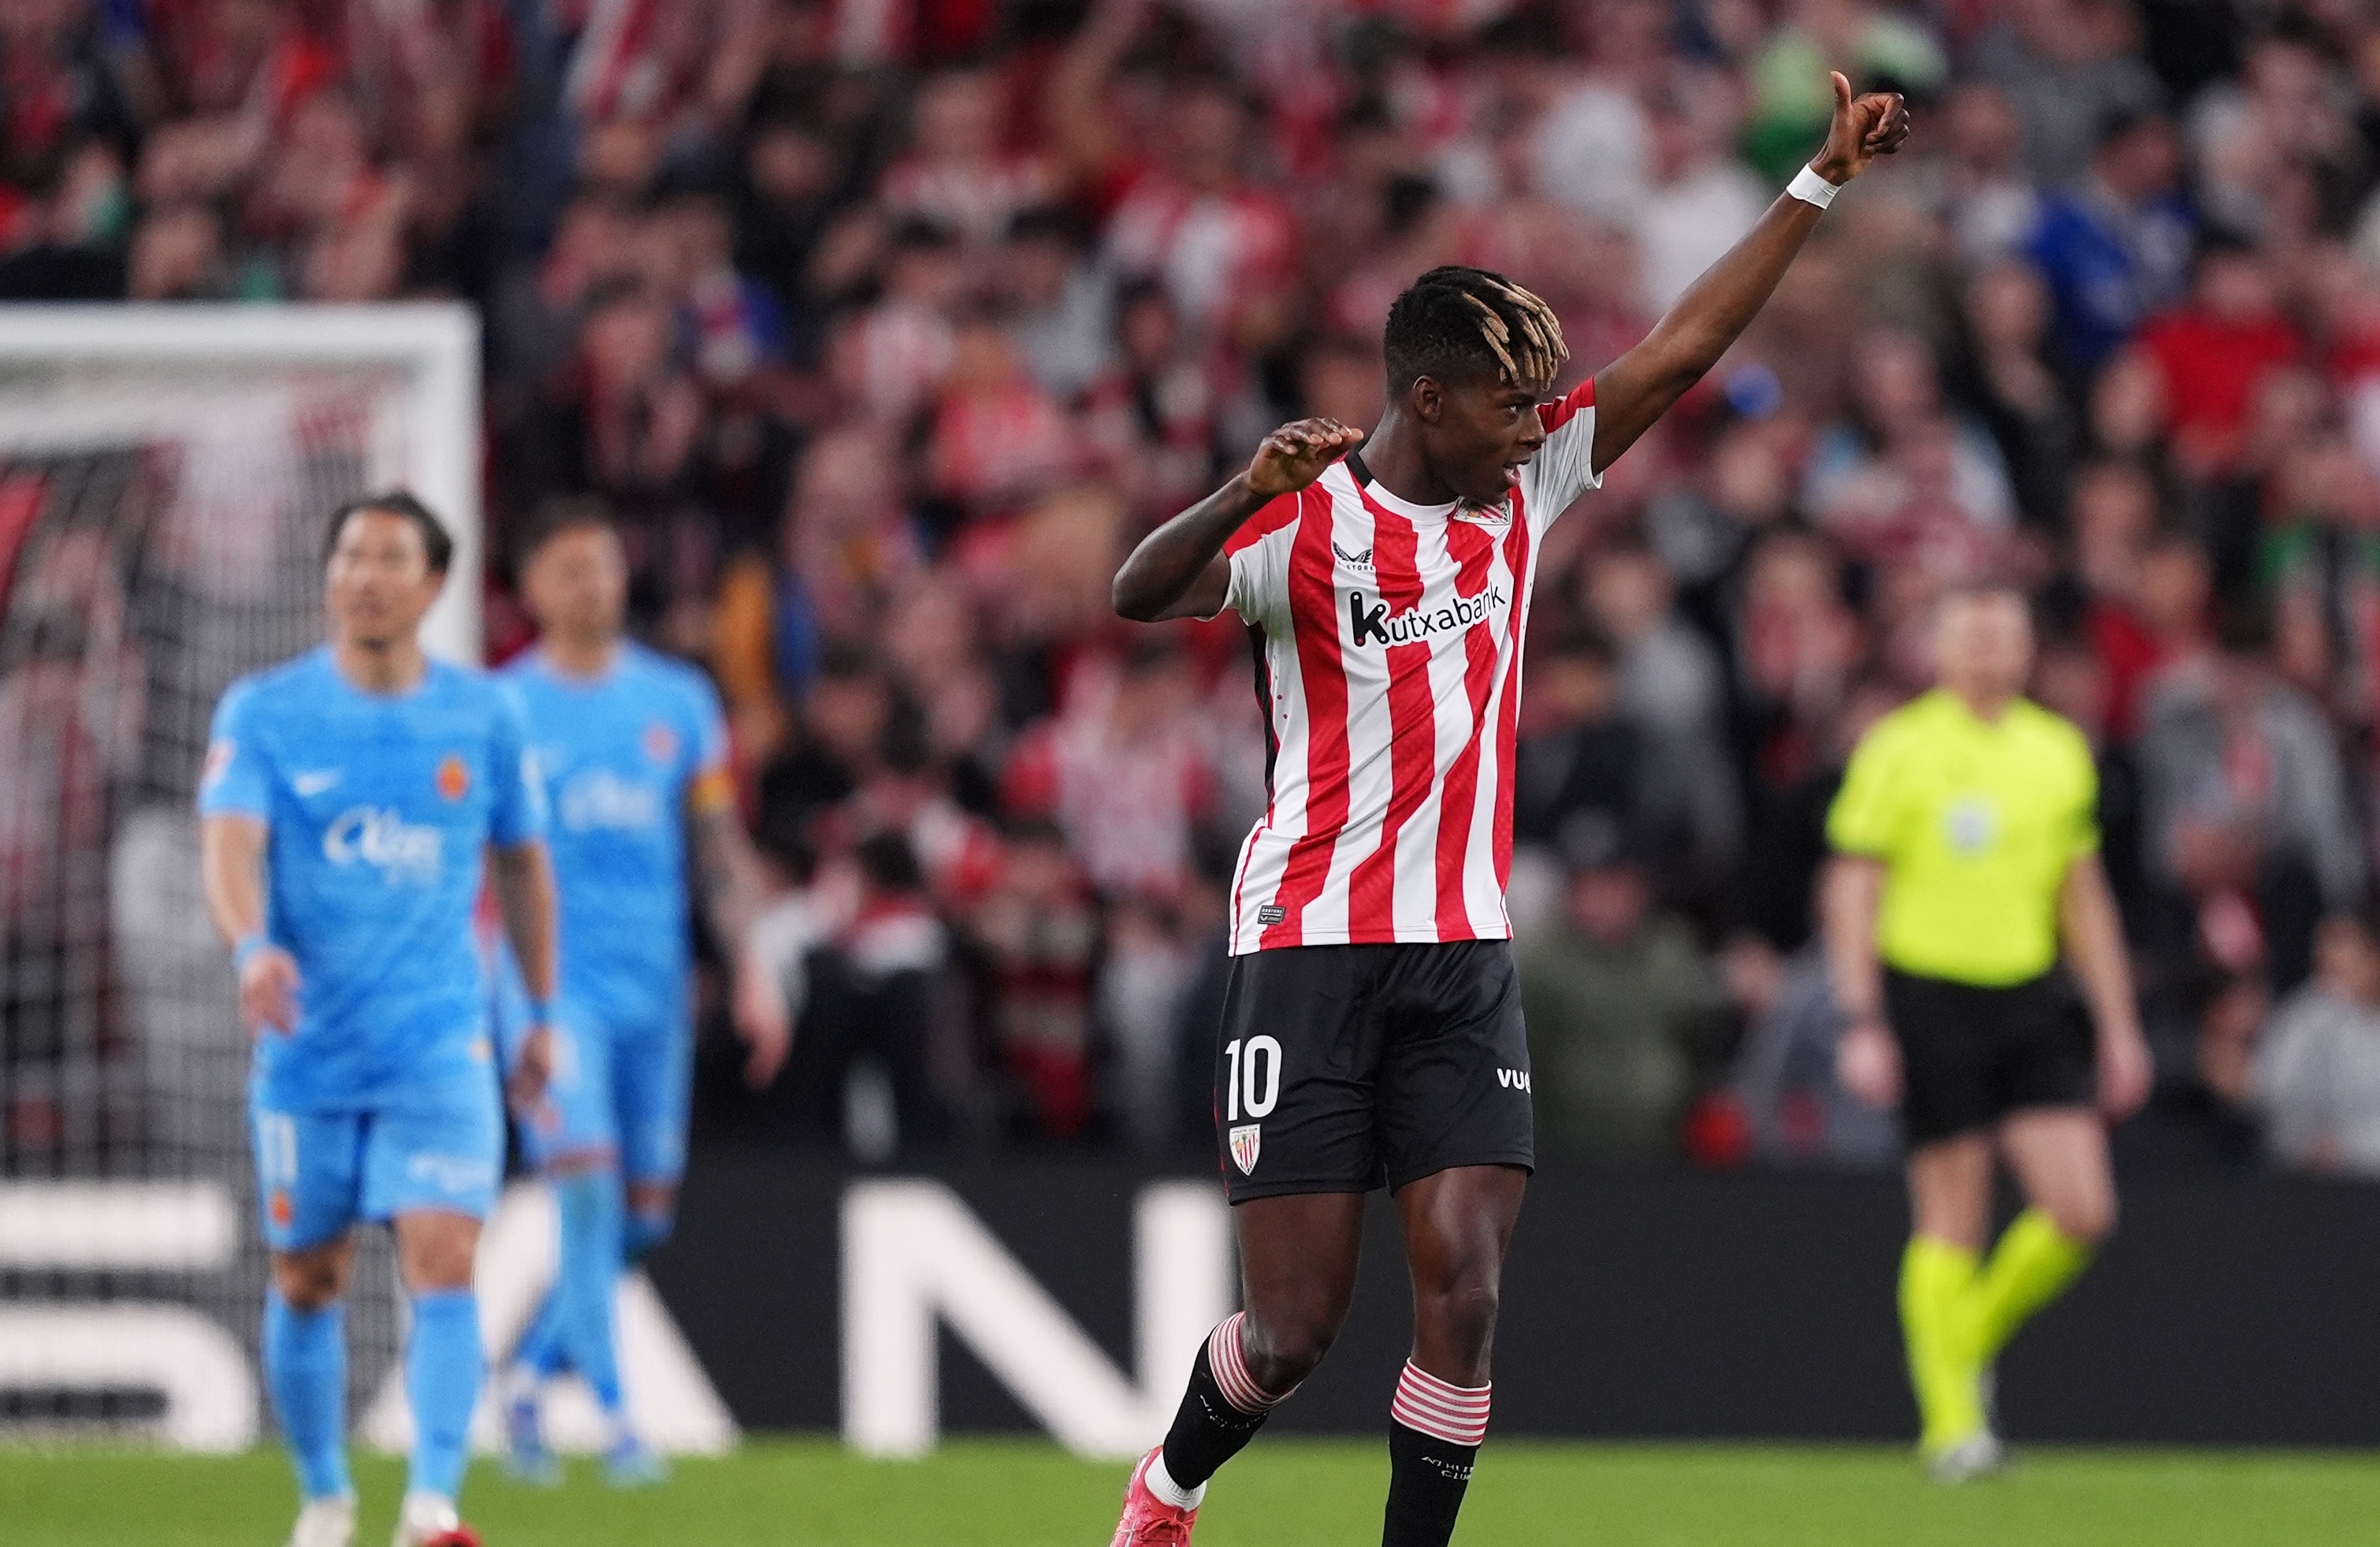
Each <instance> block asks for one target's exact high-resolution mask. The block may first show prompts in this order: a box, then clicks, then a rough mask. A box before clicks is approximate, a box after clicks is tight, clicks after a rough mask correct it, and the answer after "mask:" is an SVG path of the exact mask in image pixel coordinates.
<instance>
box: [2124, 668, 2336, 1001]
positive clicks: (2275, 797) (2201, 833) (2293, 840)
mask: <svg viewBox="0 0 2380 1547" xmlns="http://www.w3.org/2000/svg"><path fill="white" fill-rule="evenodd" d="M2269 640H2270V635H2269V633H2268V632H2267V631H2266V630H2265V629H2263V628H2261V627H2257V626H2256V624H2255V623H2254V622H2253V621H2240V622H2236V623H2234V624H2231V625H2228V626H2227V632H2226V634H2225V636H2224V637H2223V639H2222V640H2220V641H2219V642H2218V644H2217V647H2216V650H2215V651H2213V652H2211V653H2209V654H2208V655H2206V656H2204V657H2202V658H2200V659H2199V660H2197V661H2194V662H2192V663H2190V664H2187V665H2186V666H2185V667H2182V668H2179V669H2177V670H2176V671H2175V672H2173V673H2172V674H2170V675H2169V676H2168V677H2167V678H2166V680H2165V681H2164V682H2163V684H2162V685H2161V686H2160V687H2159V688H2158V690H2157V691H2156V692H2155V695H2154V696H2153V697H2152V698H2151V700H2150V702H2149V706H2148V715H2147V728H2146V730H2145V731H2144V733H2143V736H2142V738H2141V780H2142V809H2143V843H2144V846H2145V849H2146V855H2147V861H2148V864H2149V867H2150V870H2151V872H2152V874H2153V875H2154V876H2155V877H2157V878H2158V879H2159V880H2161V881H2162V882H2163V883H2165V884H2167V885H2168V886H2170V887H2172V888H2174V889H2175V890H2176V892H2177V893H2178V895H2179V896H2180V900H2181V901H2182V904H2183V906H2184V907H2186V909H2187V910H2188V914H2189V918H2190V931H2191V934H2192V937H2193V938H2194V939H2195V940H2196V941H2197V942H2198V943H2199V944H2200V947H2201V948H2202V949H2203V950H2204V952H2205V953H2206V955H2207V956H2209V957H2210V958H2212V960H2213V961H2214V962H2215V963H2216V964H2217V965H2219V966H2220V967H2222V968H2226V969H2228V970H2229V971H2232V972H2235V973H2236V972H2241V971H2246V970H2250V969H2253V968H2263V969H2265V971H2266V972H2267V973H2268V974H2269V978H2270V981H2272V982H2273V983H2275V984H2276V985H2277V986H2278V987H2281V988H2284V989H2286V988H2289V987H2293V986H2294V985H2296V984H2297V983H2298V982H2300V981H2302V980H2303V979H2304V977H2305V975H2306V973H2307V971H2308V970H2309V969H2310V967H2311V958H2312V955H2313V925H2314V921H2315V920H2317V919H2319V918H2320V917H2322V915H2323V914H2325V912H2330V911H2336V910H2339V909H2347V908H2353V907H2359V906H2360V905H2361V904H2362V900H2363V889H2364V884H2365V870H2366V867H2365V860H2364V850H2363V846H2362V841H2361V840H2360V839H2359V838H2358V836H2357V834H2356V828H2355V823H2354V819H2353V816H2352V814H2351V813H2350V810H2349V805H2348V796H2347V780H2346V774H2345V772H2344V770H2343V769H2342V768H2341V767H2340V765H2339V759H2338V749H2337V748H2336V747H2335V745H2334V744H2333V742H2332V740H2331V737H2330V732H2329V730H2328V728H2327V727H2326V726H2325V725H2324V723H2323V720H2322V716H2321V714H2320V713H2318V712H2317V711H2316V709H2315V707H2314V705H2313V703H2312V702H2310V701H2309V700H2307V699H2306V698H2305V697H2304V696H2303V695H2302V694H2301V693H2299V692H2297V691H2296V690H2295V689H2293V688H2289V687H2287V686H2285V685H2284V684H2282V683H2281V682H2279V681H2278V680H2277V679H2276V678H2275V676H2273V673H2272V669H2271V667H2270V666H2269V665H2268V664H2266V661H2265V656H2264V653H2263V652H2264V651H2265V648H2266V646H2267V645H2268V643H2269Z"/></svg>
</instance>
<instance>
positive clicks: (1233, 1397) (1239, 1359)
mask: <svg viewBox="0 0 2380 1547" xmlns="http://www.w3.org/2000/svg"><path fill="white" fill-rule="evenodd" d="M1247 1320H1248V1313H1247V1312H1246V1311H1245V1310H1235V1311H1233V1313H1232V1314H1231V1315H1229V1316H1227V1317H1225V1318H1224V1319H1223V1321H1222V1322H1221V1323H1220V1325H1218V1326H1217V1327H1216V1328H1215V1330H1214V1331H1213V1332H1211V1333H1209V1334H1207V1363H1208V1366H1209V1367H1210V1368H1212V1369H1213V1370H1214V1372H1215V1386H1216V1389H1218V1390H1219V1391H1220V1392H1221V1393H1222V1394H1223V1400H1224V1401H1226V1402H1228V1403H1230V1404H1231V1405H1232V1406H1233V1407H1237V1408H1238V1409H1239V1410H1240V1411H1242V1412H1244V1413H1245V1414H1247V1415H1248V1416H1249V1417H1250V1418H1256V1417H1258V1416H1260V1415H1262V1414H1265V1413H1269V1412H1271V1411H1272V1410H1273V1409H1274V1408H1275V1407H1280V1406H1281V1404H1282V1403H1283V1402H1286V1401H1288V1400H1289V1395H1290V1392H1293V1391H1295V1390H1296V1389H1297V1388H1296V1387H1295V1386H1292V1387H1291V1388H1290V1389H1289V1391H1284V1392H1281V1393H1278V1394H1276V1393H1273V1392H1269V1391H1267V1390H1265V1389H1264V1388H1263V1387H1262V1386H1260V1385H1258V1384H1257V1383H1256V1381H1255V1380H1254V1379H1253V1378H1252V1377H1251V1376H1250V1375H1249V1374H1248V1358H1247V1353H1246V1350H1245V1348H1243V1347H1242V1346H1241V1342H1242V1335H1243V1329H1244V1328H1245V1326H1246V1323H1247Z"/></svg>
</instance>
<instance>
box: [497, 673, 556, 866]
mask: <svg viewBox="0 0 2380 1547" xmlns="http://www.w3.org/2000/svg"><path fill="white" fill-rule="evenodd" d="M489 739H490V742H491V746H490V749H489V750H490V753H491V756H490V759H489V761H490V762H491V763H492V765H493V766H492V769H491V770H490V774H491V777H492V779H493V780H494V787H495V804H494V807H493V809H492V810H491V811H490V812H489V813H488V836H489V837H490V838H492V839H493V840H494V841H495V843H496V846H497V847H500V848H515V847H519V846H520V845H522V844H525V843H528V842H529V841H530V840H532V839H535V838H541V837H543V836H545V783H544V781H543V779H542V778H540V776H539V774H538V771H537V757H536V754H535V753H533V752H531V751H530V750H529V745H528V718H527V716H525V715H524V714H523V713H522V712H521V705H520V700H519V699H518V698H517V697H516V696H515V695H514V694H513V692H512V691H511V690H510V689H508V688H500V689H499V690H498V691H497V693H496V707H495V713H494V718H493V724H492V726H491V728H490V737H489Z"/></svg>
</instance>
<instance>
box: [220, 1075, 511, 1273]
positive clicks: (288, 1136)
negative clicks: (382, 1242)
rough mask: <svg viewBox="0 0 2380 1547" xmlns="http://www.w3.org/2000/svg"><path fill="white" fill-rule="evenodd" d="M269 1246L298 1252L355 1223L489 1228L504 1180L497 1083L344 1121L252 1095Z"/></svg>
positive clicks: (413, 1099) (411, 1099)
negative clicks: (408, 1220)
mask: <svg viewBox="0 0 2380 1547" xmlns="http://www.w3.org/2000/svg"><path fill="white" fill-rule="evenodd" d="M249 1127H250V1129H251V1133H252V1137H253V1138H254V1140H255V1143H256V1184H257V1190H258V1192H259V1194H260V1195H261V1201H262V1203H263V1207H264V1240H265V1244H266V1245H267V1246H270V1247H271V1248H272V1249H273V1250H275V1251H300V1250H303V1249H306V1248H308V1247H313V1246H320V1245H322V1243H323V1242H325V1241H329V1240H334V1239H336V1238H337V1237H339V1236H344V1235H346V1232H347V1230H348V1229H349V1228H350V1227H351V1226H353V1225H354V1224H356V1223H357V1222H358V1221H359V1220H370V1221H374V1222H378V1221H383V1220H389V1219H394V1218H395V1217H396V1216H397V1215H399V1214H406V1213H415V1212H425V1211H433V1210H434V1211H443V1212H451V1213H458V1214H469V1215H471V1216H472V1217H473V1218H475V1219H485V1218H487V1216H488V1212H489V1211H490V1210H491V1209H492V1208H494V1207H495V1202H496V1188H497V1187H498V1186H499V1185H500V1184H501V1183H502V1182H503V1180H504V1103H503V1101H502V1098H501V1097H500V1096H499V1094H498V1092H497V1090H496V1084H495V1081H494V1079H493V1078H483V1079H476V1080H470V1081H468V1082H465V1081H456V1082H455V1083H453V1084H450V1085H448V1086H446V1087H445V1088H444V1089H443V1090H437V1091H434V1092H424V1093H422V1094H420V1095H419V1096H408V1098H407V1100H406V1101H404V1102H385V1103H383V1104H381V1105H378V1106H373V1107H368V1108H364V1109H361V1110H356V1111H345V1112H297V1113H285V1112H274V1111H273V1110H271V1109H270V1108H268V1107H266V1106H264V1105H263V1104H262V1103H261V1102H259V1101H257V1100H256V1098H255V1097H254V1096H253V1095H251V1096H250V1098H249Z"/></svg>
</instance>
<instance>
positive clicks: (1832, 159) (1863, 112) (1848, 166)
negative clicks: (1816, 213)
mask: <svg viewBox="0 0 2380 1547" xmlns="http://www.w3.org/2000/svg"><path fill="white" fill-rule="evenodd" d="M1834 80H1835V118H1834V122H1833V123H1831V124H1829V125H1828V126H1827V142H1826V144H1824V145H1822V146H1820V147H1819V149H1818V153H1817V154H1816V155H1815V156H1812V157H1811V158H1810V169H1811V170H1812V171H1814V172H1815V173H1816V174H1817V175H1818V176H1819V177H1824V178H1826V179H1827V181H1828V182H1830V183H1832V184H1834V185H1835V186H1836V187H1837V188H1840V187H1841V186H1842V185H1843V184H1845V183H1847V182H1850V181H1851V180H1852V178H1853V177H1858V176H1859V175H1860V174H1861V173H1863V172H1864V171H1866V170H1867V164H1868V163H1870V162H1872V161H1874V160H1875V159H1876V157H1878V156H1888V155H1890V154H1892V153H1893V152H1895V151H1898V150H1900V147H1901V145H1902V144H1903V143H1905V142H1906V141H1907V140H1908V139H1909V104H1907V103H1906V102H1903V101H1902V100H1901V97H1900V92H1898V91H1870V92H1868V93H1867V94H1866V95H1865V96H1861V97H1854V96H1852V83H1851V79H1850V78H1849V77H1847V76H1845V75H1844V74H1843V72H1842V71H1840V70H1837V71H1835V72H1834Z"/></svg>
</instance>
